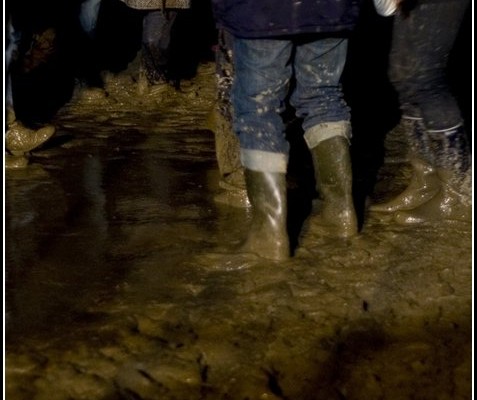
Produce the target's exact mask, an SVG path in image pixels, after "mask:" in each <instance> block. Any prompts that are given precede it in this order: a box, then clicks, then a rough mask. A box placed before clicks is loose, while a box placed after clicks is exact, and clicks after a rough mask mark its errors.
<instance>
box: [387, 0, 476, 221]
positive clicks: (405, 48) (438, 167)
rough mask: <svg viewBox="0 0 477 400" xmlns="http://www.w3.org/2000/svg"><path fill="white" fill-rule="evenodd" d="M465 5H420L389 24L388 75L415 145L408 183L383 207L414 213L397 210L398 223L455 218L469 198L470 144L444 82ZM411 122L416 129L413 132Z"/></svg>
mask: <svg viewBox="0 0 477 400" xmlns="http://www.w3.org/2000/svg"><path fill="white" fill-rule="evenodd" d="M468 5H469V2H468V1H467V0H455V1H449V2H437V3H421V4H418V5H417V6H416V7H415V8H414V9H413V10H412V11H411V12H410V15H409V17H407V18H406V17H403V16H397V17H396V20H395V22H394V31H393V43H392V50H391V54H390V71H389V76H390V79H391V81H392V83H393V84H394V86H395V88H396V90H397V91H398V95H399V99H400V102H401V104H402V109H403V121H404V120H406V119H415V120H416V121H417V122H415V124H414V128H412V127H411V129H410V131H409V136H410V142H411V143H412V142H415V143H418V144H420V146H417V147H416V146H414V149H415V150H416V149H417V151H414V154H413V157H412V160H413V161H414V163H413V166H414V168H413V169H414V174H413V178H412V179H411V182H410V185H409V186H408V188H406V190H405V191H404V192H403V193H402V194H401V195H400V196H398V198H396V199H394V200H393V201H392V205H393V207H391V208H389V207H385V209H384V210H385V211H388V209H389V210H390V211H395V210H413V209H416V212H415V213H413V212H410V211H402V212H400V213H399V214H398V215H397V216H396V219H397V220H398V221H399V222H408V223H415V222H423V221H425V220H429V219H431V220H432V219H439V218H454V216H453V214H456V215H458V217H459V218H460V216H461V215H462V212H461V211H457V208H460V207H458V204H459V203H460V202H463V203H465V202H466V199H465V198H464V197H469V195H470V179H469V178H468V176H469V169H470V164H471V161H470V157H471V156H470V146H469V144H468V141H467V136H466V133H465V131H464V127H463V119H462V115H461V111H460V109H459V106H458V104H457V101H456V99H455V98H454V97H453V95H452V93H451V90H450V88H449V86H448V82H447V61H448V57H449V54H450V52H451V50H452V47H453V45H454V42H455V39H456V37H457V34H458V30H459V27H460V24H461V22H462V19H463V16H464V13H465V12H466V9H467V7H468ZM413 113H414V114H413ZM416 124H417V126H418V127H421V128H420V129H415V126H416ZM416 165H418V166H419V165H421V166H422V165H424V166H425V168H416ZM419 184H420V185H419ZM465 192H467V194H465ZM459 193H460V194H459ZM409 199H411V200H416V201H407V200H409ZM451 204H453V206H451ZM453 209H456V212H455V213H454V211H453ZM378 211H381V210H378ZM414 214H415V215H414ZM464 214H465V213H464Z"/></svg>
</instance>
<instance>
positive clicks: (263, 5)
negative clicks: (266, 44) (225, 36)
mask: <svg viewBox="0 0 477 400" xmlns="http://www.w3.org/2000/svg"><path fill="white" fill-rule="evenodd" d="M360 3H361V0H212V5H213V8H214V15H215V18H216V20H217V23H218V25H219V26H220V27H222V28H224V29H226V30H228V31H229V32H231V33H232V34H234V35H235V36H239V37H244V38H267V37H273V36H283V35H295V34H299V33H312V32H321V33H334V32H344V31H349V30H351V29H353V28H354V26H355V24H356V21H357V19H358V13H359V6H360Z"/></svg>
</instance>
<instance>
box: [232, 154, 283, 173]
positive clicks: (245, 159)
mask: <svg viewBox="0 0 477 400" xmlns="http://www.w3.org/2000/svg"><path fill="white" fill-rule="evenodd" d="M240 160H241V162H242V165H243V166H244V167H245V168H247V169H250V170H252V171H259V172H281V173H286V172H287V166H288V155H286V154H282V153H272V152H269V151H262V150H251V149H240Z"/></svg>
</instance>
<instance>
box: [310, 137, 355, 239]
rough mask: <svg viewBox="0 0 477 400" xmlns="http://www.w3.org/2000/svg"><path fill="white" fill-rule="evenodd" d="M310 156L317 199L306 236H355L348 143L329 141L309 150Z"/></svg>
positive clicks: (344, 141) (336, 139)
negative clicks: (309, 234)
mask: <svg viewBox="0 0 477 400" xmlns="http://www.w3.org/2000/svg"><path fill="white" fill-rule="evenodd" d="M311 153H312V157H313V166H314V170H315V180H316V189H317V191H318V193H319V197H320V199H319V201H318V204H317V207H314V208H315V210H314V211H313V213H312V215H311V216H310V218H309V221H308V225H309V229H308V231H309V233H311V234H316V235H323V234H324V235H325V236H331V237H339V238H348V237H351V236H354V235H356V234H357V233H358V222H357V218H356V211H355V208H354V202H353V193H352V180H353V179H352V169H351V157H350V152H349V143H348V140H347V139H346V138H344V137H342V136H335V137H332V138H330V139H327V140H324V141H323V142H321V143H320V144H319V145H318V146H316V147H314V148H313V149H311Z"/></svg>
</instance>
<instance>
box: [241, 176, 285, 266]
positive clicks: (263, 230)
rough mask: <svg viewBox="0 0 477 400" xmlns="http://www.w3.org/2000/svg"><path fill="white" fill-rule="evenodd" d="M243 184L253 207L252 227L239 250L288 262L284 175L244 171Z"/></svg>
mask: <svg viewBox="0 0 477 400" xmlns="http://www.w3.org/2000/svg"><path fill="white" fill-rule="evenodd" d="M245 182H246V185H247V192H248V198H249V200H250V204H251V206H252V224H251V227H250V231H249V233H248V237H247V239H246V241H245V243H244V244H243V246H242V248H241V249H240V251H241V252H245V253H254V254H256V255H258V256H260V257H262V258H266V259H269V260H274V261H283V260H286V259H288V258H289V257H290V242H289V238H288V233H287V191H286V176H285V174H284V173H279V172H259V171H252V170H249V169H245Z"/></svg>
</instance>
